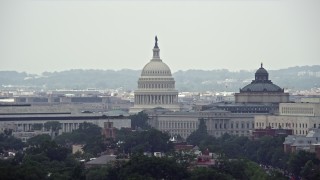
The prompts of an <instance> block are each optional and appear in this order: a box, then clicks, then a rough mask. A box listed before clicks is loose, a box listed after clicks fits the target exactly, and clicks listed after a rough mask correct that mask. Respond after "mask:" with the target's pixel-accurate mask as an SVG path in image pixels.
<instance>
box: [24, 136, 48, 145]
mask: <svg viewBox="0 0 320 180" xmlns="http://www.w3.org/2000/svg"><path fill="white" fill-rule="evenodd" d="M50 140H51V137H50V136H49V135H48V134H41V135H37V136H34V137H32V138H30V139H28V141H27V144H28V145H31V146H37V145H40V144H42V143H44V142H46V141H50Z"/></svg>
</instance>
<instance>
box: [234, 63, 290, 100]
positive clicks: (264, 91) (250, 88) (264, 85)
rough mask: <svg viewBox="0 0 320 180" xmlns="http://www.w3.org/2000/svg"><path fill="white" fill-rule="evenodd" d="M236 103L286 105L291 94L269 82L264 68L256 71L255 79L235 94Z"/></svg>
mask: <svg viewBox="0 0 320 180" xmlns="http://www.w3.org/2000/svg"><path fill="white" fill-rule="evenodd" d="M235 102H236V103H286V102H289V93H285V92H284V89H282V88H280V87H279V86H277V85H275V84H273V83H272V81H271V80H269V73H268V72H267V70H265V69H264V68H263V66H262V63H261V67H260V68H259V69H258V70H257V71H256V73H255V79H254V80H253V81H252V82H251V83H250V84H248V85H246V86H245V87H243V88H242V89H240V92H239V93H235Z"/></svg>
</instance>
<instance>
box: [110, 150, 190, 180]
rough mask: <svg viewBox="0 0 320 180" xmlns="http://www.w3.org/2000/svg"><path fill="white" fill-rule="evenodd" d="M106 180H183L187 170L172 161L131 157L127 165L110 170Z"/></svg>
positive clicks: (139, 156)
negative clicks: (139, 179)
mask: <svg viewBox="0 0 320 180" xmlns="http://www.w3.org/2000/svg"><path fill="white" fill-rule="evenodd" d="M111 171H112V172H113V173H112V174H111V173H110V174H109V176H107V179H137V178H142V179H185V178H187V177H188V174H189V173H188V172H187V169H186V168H184V167H183V166H181V165H180V164H178V163H176V161H175V160H174V159H170V158H157V157H147V156H143V155H137V156H133V157H132V158H131V160H130V161H129V162H128V163H125V164H124V165H122V166H120V167H114V168H113V169H111Z"/></svg>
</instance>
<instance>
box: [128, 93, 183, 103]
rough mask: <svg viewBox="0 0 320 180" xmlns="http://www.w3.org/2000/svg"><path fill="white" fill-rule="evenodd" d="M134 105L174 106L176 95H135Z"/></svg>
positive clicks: (176, 100) (176, 99)
mask: <svg viewBox="0 0 320 180" xmlns="http://www.w3.org/2000/svg"><path fill="white" fill-rule="evenodd" d="M134 101H135V102H134V103H135V104H176V103H177V102H178V95H135V98H134Z"/></svg>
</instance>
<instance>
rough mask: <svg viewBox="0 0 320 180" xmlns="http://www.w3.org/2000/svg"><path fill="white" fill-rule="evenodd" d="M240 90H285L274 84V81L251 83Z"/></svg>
mask: <svg viewBox="0 0 320 180" xmlns="http://www.w3.org/2000/svg"><path fill="white" fill-rule="evenodd" d="M240 91H242V92H243V91H246V92H250V91H252V92H263V91H266V92H280V91H283V89H281V88H280V87H279V86H277V85H275V84H273V83H251V84H248V85H246V86H245V87H243V88H242V89H241V90H240Z"/></svg>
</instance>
